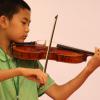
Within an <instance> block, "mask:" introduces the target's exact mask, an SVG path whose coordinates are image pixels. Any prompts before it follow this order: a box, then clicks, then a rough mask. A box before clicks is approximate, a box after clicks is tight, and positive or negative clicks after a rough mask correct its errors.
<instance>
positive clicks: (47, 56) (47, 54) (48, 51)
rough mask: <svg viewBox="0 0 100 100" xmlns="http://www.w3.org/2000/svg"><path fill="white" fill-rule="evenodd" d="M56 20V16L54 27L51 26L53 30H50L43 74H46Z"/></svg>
mask: <svg viewBox="0 0 100 100" xmlns="http://www.w3.org/2000/svg"><path fill="white" fill-rule="evenodd" d="M57 19H58V15H57V16H56V17H55V23H54V26H53V30H52V34H51V38H50V43H49V46H48V49H47V53H46V62H45V67H44V71H43V72H44V73H46V69H47V64H48V58H49V53H50V48H51V45H52V40H53V36H54V32H55V28H56V23H57Z"/></svg>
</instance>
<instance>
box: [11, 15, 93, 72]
mask: <svg viewBox="0 0 100 100" xmlns="http://www.w3.org/2000/svg"><path fill="white" fill-rule="evenodd" d="M57 19H58V15H57V16H55V22H54V26H53V30H52V35H51V38H50V43H49V46H45V45H42V44H38V43H36V42H28V43H27V42H26V43H15V44H14V45H13V46H12V53H13V56H14V57H15V58H18V59H22V60H41V59H46V62H45V68H44V72H46V69H47V63H48V60H55V61H58V62H67V63H81V62H83V61H86V59H87V57H88V56H92V55H94V53H93V52H90V51H85V50H81V49H77V48H72V47H68V46H65V45H61V44H57V46H56V47H52V46H51V44H52V40H53V35H54V31H55V27H56V23H57Z"/></svg>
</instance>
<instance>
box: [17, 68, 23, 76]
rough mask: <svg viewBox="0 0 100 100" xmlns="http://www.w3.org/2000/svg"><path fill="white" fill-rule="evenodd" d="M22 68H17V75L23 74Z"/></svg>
mask: <svg viewBox="0 0 100 100" xmlns="http://www.w3.org/2000/svg"><path fill="white" fill-rule="evenodd" d="M22 69H23V68H20V67H19V68H16V74H17V76H22Z"/></svg>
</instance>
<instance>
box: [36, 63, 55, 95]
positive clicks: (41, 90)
mask: <svg viewBox="0 0 100 100" xmlns="http://www.w3.org/2000/svg"><path fill="white" fill-rule="evenodd" d="M38 64H39V67H40V69H42V70H43V66H42V64H41V63H40V62H38ZM53 84H55V81H54V80H53V79H52V78H51V77H50V75H48V80H47V83H46V84H45V85H43V86H40V85H39V84H38V87H37V90H38V96H41V95H43V94H44V93H45V91H46V90H48V89H49V87H51V86H52V85H53Z"/></svg>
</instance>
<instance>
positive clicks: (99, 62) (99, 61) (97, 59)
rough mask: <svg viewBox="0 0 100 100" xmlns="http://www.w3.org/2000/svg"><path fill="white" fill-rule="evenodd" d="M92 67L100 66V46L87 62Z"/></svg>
mask: <svg viewBox="0 0 100 100" xmlns="http://www.w3.org/2000/svg"><path fill="white" fill-rule="evenodd" d="M87 65H88V66H91V68H93V69H96V68H98V67H99V66H100V48H95V54H94V56H93V57H92V58H91V59H90V61H89V62H88V64H87Z"/></svg>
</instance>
